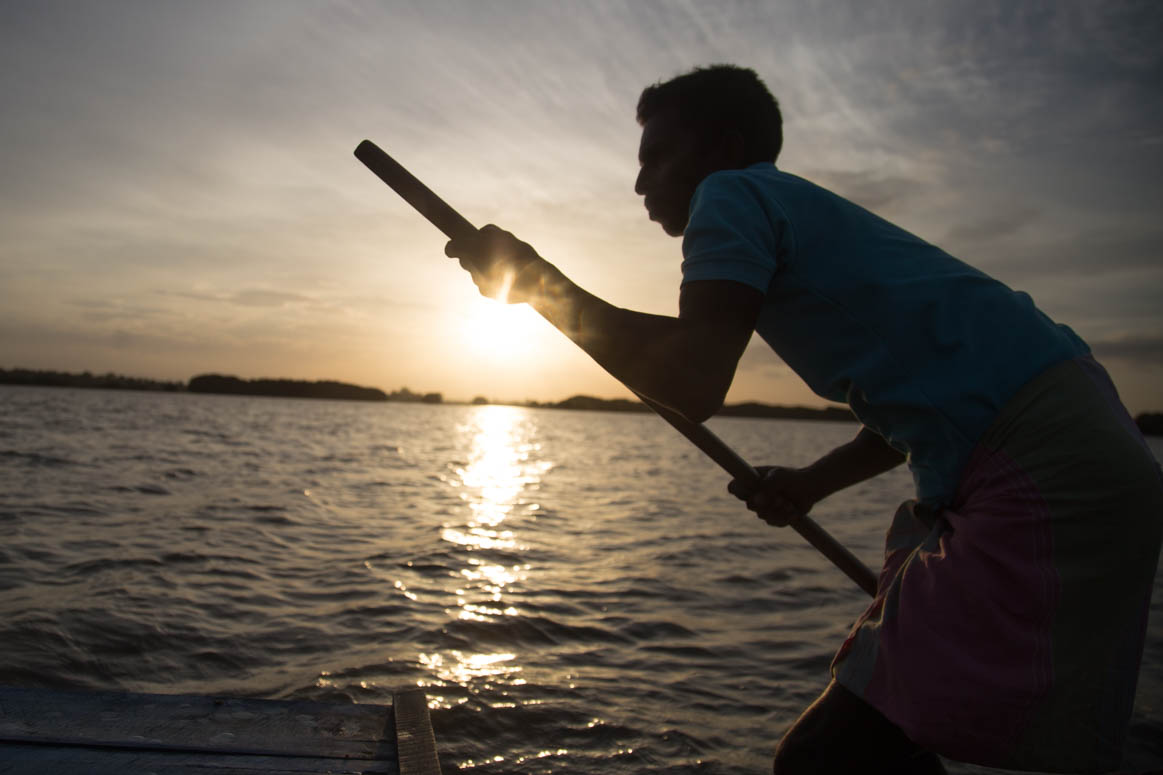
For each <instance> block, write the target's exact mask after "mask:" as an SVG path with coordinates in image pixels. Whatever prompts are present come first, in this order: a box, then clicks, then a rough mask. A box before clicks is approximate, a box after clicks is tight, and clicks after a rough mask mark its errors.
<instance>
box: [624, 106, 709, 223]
mask: <svg viewBox="0 0 1163 775" xmlns="http://www.w3.org/2000/svg"><path fill="white" fill-rule="evenodd" d="M707 151H708V149H707V148H706V147H705V144H704V143H702V142H700V141H699V138H698V136H697V134H696V133H695V132H694V131H693V130H691V129H689V128H687V127H685V126H683V125H682V124H681V123H680V122H679V121H678V117H677V116H676V115H675V114H674V112H673V111H664V112H662V113H659V114H657V115H655V116H654V117H652V118H651V119H650V120H648V121H647V122H646V123H645V124H644V125H643V127H642V142H641V143H640V144H639V146H638V164H639V165H640V170H639V172H638V179H637V180H636V181H635V183H634V192H635V193H636V194H638V195H639V196H642V197H645V202H644V204H645V205H646V212H647V213H649V215H650V220H652V221H658V223H659V224H660V225H661V226H662V230H663V231H665V232H666V233H667V234H669V235H670V236H672V237H678V236H681V235H682V233H683V231H684V230H685V229H686V224H687V218H688V217H689V215H690V205H691V197H692V196H694V193H695V188H696V187H697V186H698V185H699V183H701V182H702V180H703V178H705V177H706V176H707V175H708V174H710V173H711V172H713V171H714V167H713V165H712V164H711V160H710V158H709V155H708V153H707Z"/></svg>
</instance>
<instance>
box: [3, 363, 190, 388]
mask: <svg viewBox="0 0 1163 775" xmlns="http://www.w3.org/2000/svg"><path fill="white" fill-rule="evenodd" d="M0 385H42V386H48V387H74V388H99V389H104V390H165V391H168V392H171V393H180V392H182V391H184V390H185V389H186V383H185V382H163V381H160V380H156V379H142V378H141V377H125V376H122V375H121V374H113V373H109V374H91V373H89V372H87V371H85V372H82V373H80V374H69V373H67V372H63V371H38V370H34V369H0Z"/></svg>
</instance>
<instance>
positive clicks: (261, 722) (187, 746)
mask: <svg viewBox="0 0 1163 775" xmlns="http://www.w3.org/2000/svg"><path fill="white" fill-rule="evenodd" d="M0 740H2V741H5V742H9V743H37V744H41V745H48V746H51V745H57V746H100V747H107V748H119V749H138V750H167V751H185V752H207V753H217V754H240V755H251V756H264V755H270V756H281V757H286V756H305V757H315V758H326V759H355V760H359V759H366V760H377V759H380V760H389V761H393V762H394V761H395V760H396V730H395V721H394V719H393V716H392V708H391V707H390V706H384V705H339V704H329V703H320V702H310V701H299V700H255V699H237V698H226V697H209V696H200V695H168V694H126V693H115V692H73V691H56V690H45V689H23V688H0Z"/></svg>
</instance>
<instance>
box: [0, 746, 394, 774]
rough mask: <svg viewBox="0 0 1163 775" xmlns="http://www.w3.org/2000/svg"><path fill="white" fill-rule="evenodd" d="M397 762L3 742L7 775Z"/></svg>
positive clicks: (345, 768)
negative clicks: (128, 749)
mask: <svg viewBox="0 0 1163 775" xmlns="http://www.w3.org/2000/svg"><path fill="white" fill-rule="evenodd" d="M398 772H399V770H398V769H397V768H396V763H395V762H394V761H369V760H366V759H360V760H355V759H335V758H318V757H312V756H248V755H237V754H215V753H193V752H185V751H150V750H135V751H126V750H123V749H116V748H88V747H85V746H72V745H70V746H61V747H57V746H52V745H40V744H28V743H0V773H3V775H48V774H49V773H51V775H146V774H147V773H155V774H156V775H273V773H283V774H284V775H299V773H302V774H303V775H322V773H328V774H329V775H396V774H397V773H398Z"/></svg>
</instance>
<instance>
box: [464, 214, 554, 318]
mask: <svg viewBox="0 0 1163 775" xmlns="http://www.w3.org/2000/svg"><path fill="white" fill-rule="evenodd" d="M444 253H445V255H447V256H449V257H450V258H457V259H460V265H461V267H462V268H463V269H465V270H466V271H467V272H468V273H469V274H470V275H472V281H473V282H474V283H476V286H477V288H478V289H479V290H480V292H481V293H482V294H483V295H485V296H488V297H489V298H491V299H497V300H498V301H502V302H505V303H507V304H518V303H520V302H526V301H529V297H530V294H531V293H533V292H534V291H535V290H536V289H537V288H538V287H539V282H540V275H541V273H540V272H539V271H538V270H540V269H542V268H543V267H545V266H548V263H547V262H546V261H545V259H543V258H542V257H541V256H539V255H537V251H536V250H534V249H533V247H532V246H531V245H529V244H528V243H526V242H522V241H521V240H519V239H517V238H516V237H514V236H513V235H512V234H510V233H509V232H507V231H505V230H503V229H500V228H498V227H496V226H494V225H492V224H489V225H488V226H485V227H483V228H482V229H481V230H480V231H478V232H477V233H476V235H474V237H473V238H471V239H460V240H452V241H451V242H449V243H448V244H447V245H446V246H445V247H444Z"/></svg>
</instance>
